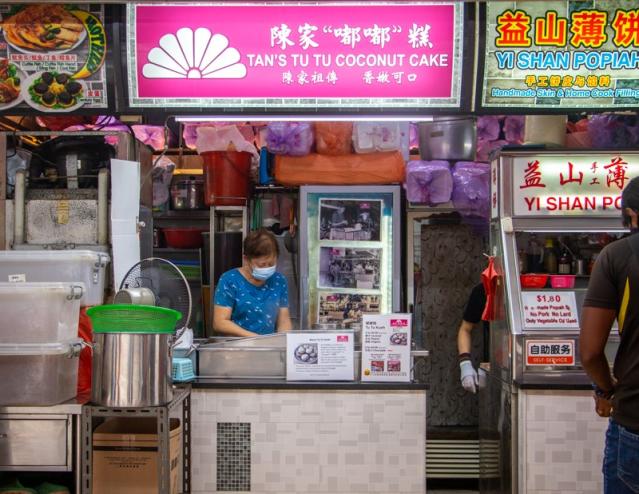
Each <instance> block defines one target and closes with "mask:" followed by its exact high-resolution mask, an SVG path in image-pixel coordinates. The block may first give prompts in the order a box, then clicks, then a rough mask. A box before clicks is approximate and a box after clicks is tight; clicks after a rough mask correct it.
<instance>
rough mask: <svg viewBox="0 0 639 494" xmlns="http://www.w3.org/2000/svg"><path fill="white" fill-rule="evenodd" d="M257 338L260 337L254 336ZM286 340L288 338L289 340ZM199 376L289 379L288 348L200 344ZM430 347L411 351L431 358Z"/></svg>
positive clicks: (356, 362)
mask: <svg viewBox="0 0 639 494" xmlns="http://www.w3.org/2000/svg"><path fill="white" fill-rule="evenodd" d="M250 339H257V338H250ZM282 341H286V340H285V339H284V340H282ZM197 351H198V377H202V378H231V379H286V347H281V348H276V347H270V348H269V347H262V348H260V347H254V346H247V347H241V346H224V344H223V343H222V344H205V345H201V346H199V347H198V350H197ZM429 355H430V353H429V352H428V351H427V350H416V351H412V352H411V359H412V362H411V368H412V367H414V359H415V358H424V357H428V356H429ZM361 362H362V352H360V351H355V353H354V356H353V366H354V370H355V380H357V381H358V380H359V379H360V377H361V367H362V365H361Z"/></svg>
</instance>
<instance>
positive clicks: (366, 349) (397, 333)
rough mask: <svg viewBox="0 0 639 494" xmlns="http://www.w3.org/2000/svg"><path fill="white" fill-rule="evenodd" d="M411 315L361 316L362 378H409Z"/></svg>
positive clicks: (365, 379)
mask: <svg viewBox="0 0 639 494" xmlns="http://www.w3.org/2000/svg"><path fill="white" fill-rule="evenodd" d="M411 328H412V318H411V314H364V315H363V316H362V381H400V382H401V381H403V382H407V381H410V374H411V372H410V371H411V361H410V349H411Z"/></svg>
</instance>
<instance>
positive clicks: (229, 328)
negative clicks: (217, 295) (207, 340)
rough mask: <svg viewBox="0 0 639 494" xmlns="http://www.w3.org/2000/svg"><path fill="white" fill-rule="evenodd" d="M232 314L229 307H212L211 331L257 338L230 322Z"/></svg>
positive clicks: (255, 334) (254, 334)
mask: <svg viewBox="0 0 639 494" xmlns="http://www.w3.org/2000/svg"><path fill="white" fill-rule="evenodd" d="M232 312H233V310H232V309H231V308H230V307H224V306H222V305H215V306H213V329H215V331H217V332H218V333H222V334H226V335H229V336H257V333H253V332H252V331H248V330H246V329H244V328H243V327H241V326H239V325H237V324H235V323H234V322H233V321H231V313H232ZM278 321H279V317H278Z"/></svg>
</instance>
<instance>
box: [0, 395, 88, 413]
mask: <svg viewBox="0 0 639 494" xmlns="http://www.w3.org/2000/svg"><path fill="white" fill-rule="evenodd" d="M88 401H89V396H76V397H75V398H72V399H70V400H69V401H65V402H64V403H60V404H59V405H48V406H33V405H29V406H4V407H3V406H0V414H48V415H80V414H81V413H82V406H83V405H85V404H86V403H88Z"/></svg>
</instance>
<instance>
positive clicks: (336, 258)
mask: <svg viewBox="0 0 639 494" xmlns="http://www.w3.org/2000/svg"><path fill="white" fill-rule="evenodd" d="M381 257H382V249H351V248H348V247H321V248H320V267H319V285H320V287H321V288H359V289H366V290H379V287H380V278H381V273H380V262H381Z"/></svg>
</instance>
